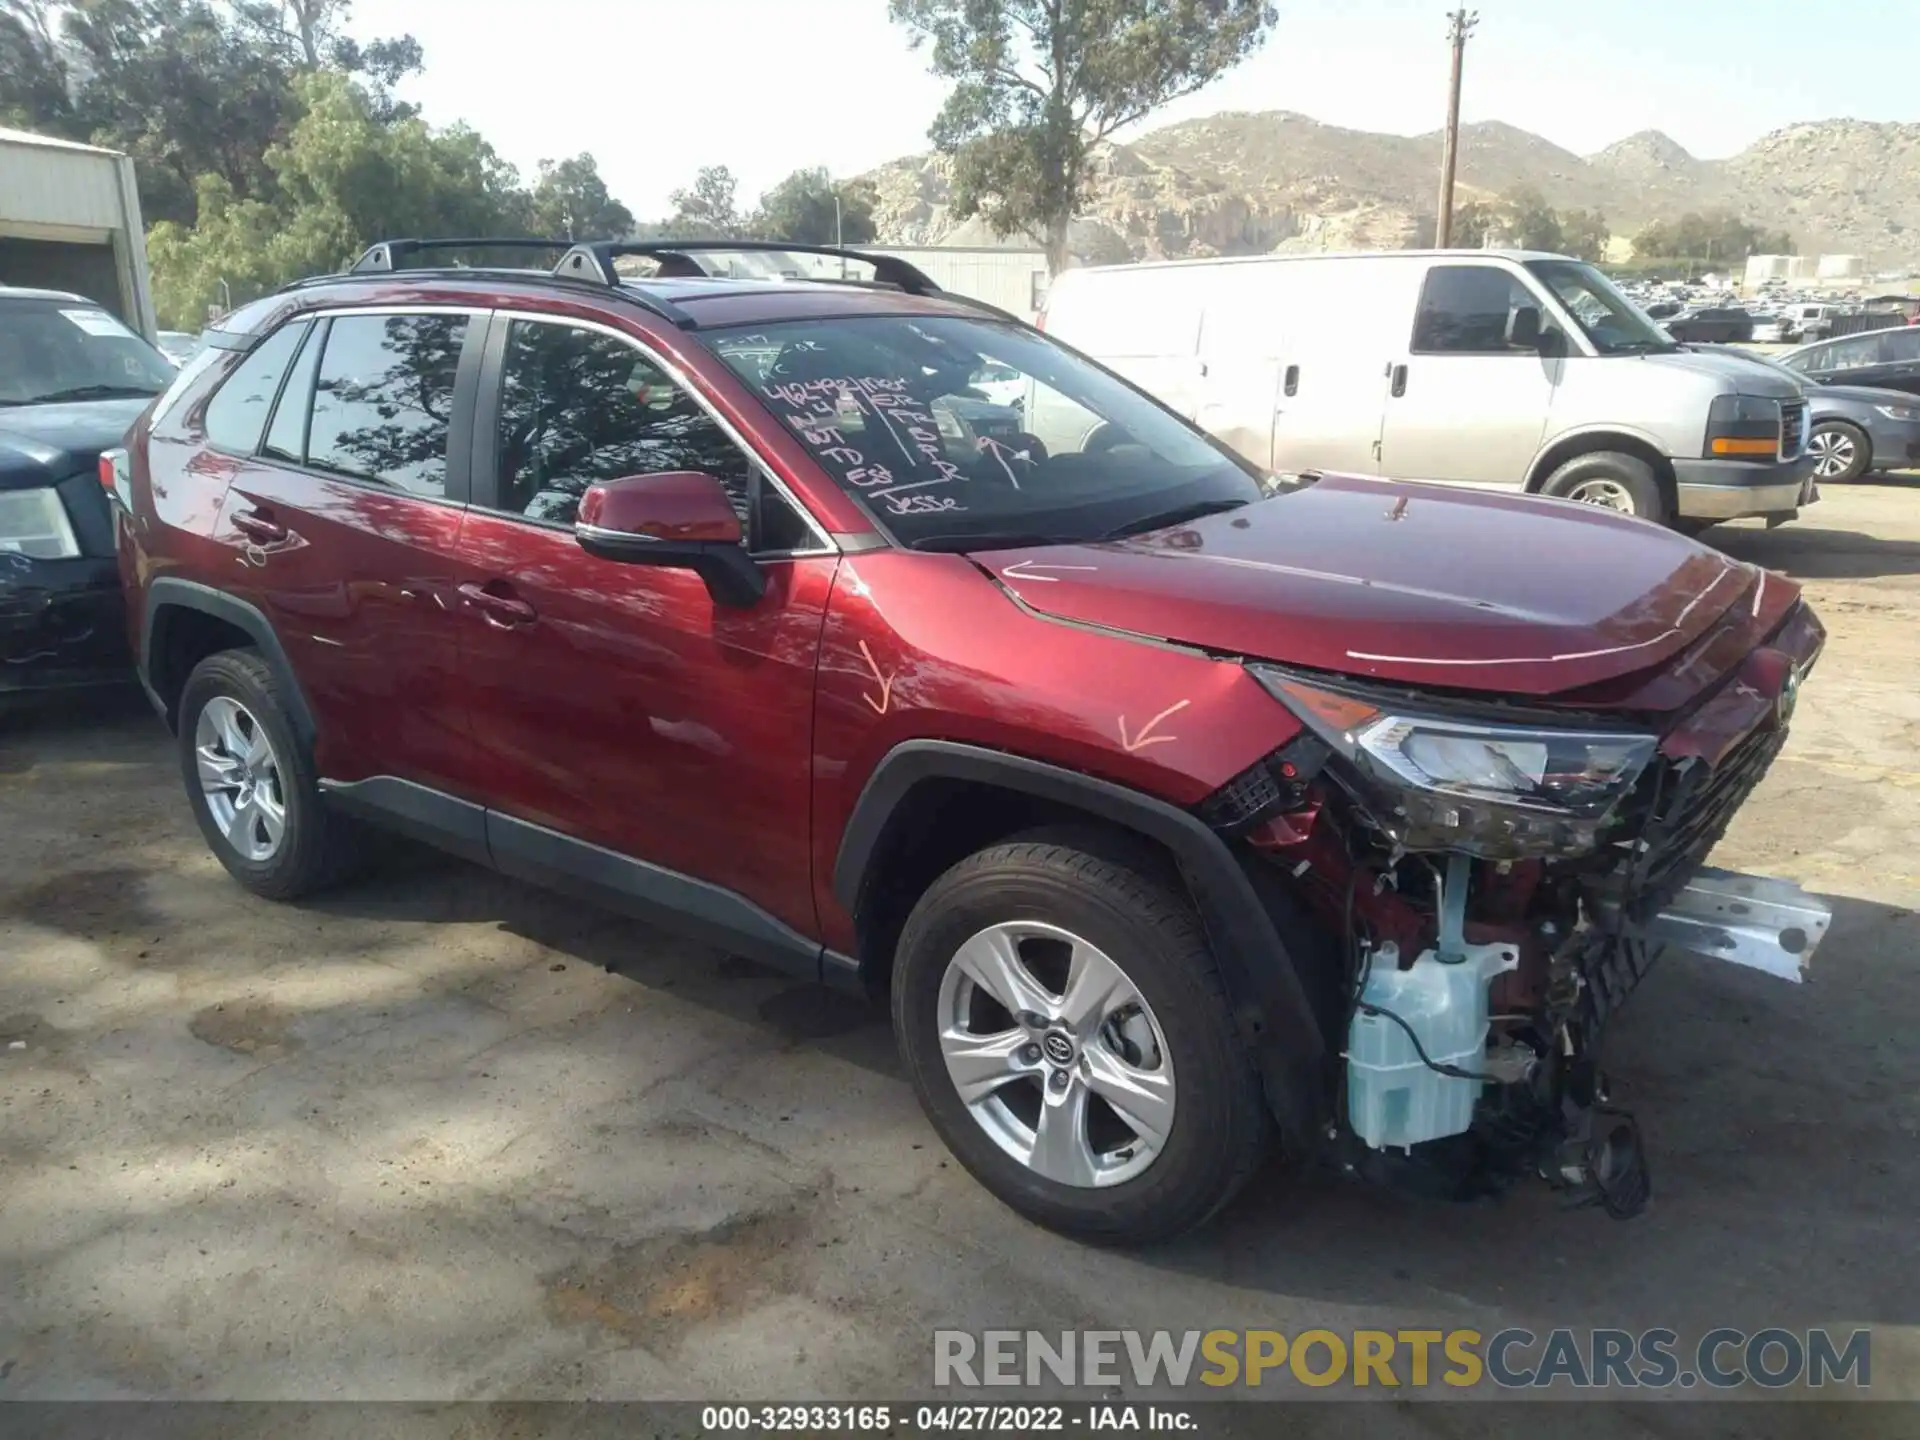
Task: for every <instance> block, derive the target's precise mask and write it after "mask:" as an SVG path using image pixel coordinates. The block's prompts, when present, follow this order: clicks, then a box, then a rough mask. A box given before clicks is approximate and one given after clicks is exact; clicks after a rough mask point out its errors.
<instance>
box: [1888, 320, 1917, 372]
mask: <svg viewBox="0 0 1920 1440" xmlns="http://www.w3.org/2000/svg"><path fill="white" fill-rule="evenodd" d="M1880 359H1881V362H1882V363H1883V364H1886V363H1898V362H1901V361H1906V360H1920V330H1912V329H1906V328H1902V329H1899V330H1882V331H1881V332H1880Z"/></svg>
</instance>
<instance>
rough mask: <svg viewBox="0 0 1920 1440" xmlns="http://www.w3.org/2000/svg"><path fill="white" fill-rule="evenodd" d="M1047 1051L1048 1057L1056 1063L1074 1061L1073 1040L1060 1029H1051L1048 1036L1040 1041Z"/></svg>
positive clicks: (1066, 1063) (1061, 1063)
mask: <svg viewBox="0 0 1920 1440" xmlns="http://www.w3.org/2000/svg"><path fill="white" fill-rule="evenodd" d="M1040 1044H1041V1045H1042V1047H1044V1048H1045V1050H1046V1052H1047V1059H1049V1060H1051V1061H1052V1062H1053V1063H1054V1064H1056V1065H1071V1064H1072V1063H1073V1041H1072V1040H1070V1039H1068V1038H1067V1037H1066V1036H1065V1035H1063V1034H1061V1033H1060V1032H1059V1031H1058V1030H1049V1031H1048V1032H1047V1038H1046V1039H1044V1040H1042V1041H1041V1042H1040Z"/></svg>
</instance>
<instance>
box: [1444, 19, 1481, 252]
mask: <svg viewBox="0 0 1920 1440" xmlns="http://www.w3.org/2000/svg"><path fill="white" fill-rule="evenodd" d="M1479 23H1480V13H1479V12H1478V11H1477V10H1468V9H1466V8H1464V7H1462V8H1461V9H1459V10H1456V11H1454V12H1453V13H1452V14H1451V15H1449V16H1448V17H1447V43H1448V44H1449V45H1451V46H1452V47H1453V75H1452V78H1451V79H1450V80H1449V81H1448V84H1447V135H1446V139H1445V140H1444V141H1443V142H1442V147H1441V150H1440V219H1439V223H1438V224H1437V225H1435V226H1434V235H1433V243H1434V244H1435V245H1437V246H1439V247H1440V249H1442V250H1445V249H1447V248H1448V247H1449V246H1451V245H1452V244H1453V172H1454V169H1455V167H1456V165H1457V163H1458V161H1459V151H1460V66H1461V61H1462V60H1464V59H1465V58H1466V53H1467V36H1469V35H1471V34H1472V33H1473V27H1474V26H1476V25H1478V24H1479Z"/></svg>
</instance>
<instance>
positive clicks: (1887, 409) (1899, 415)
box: [1873, 405, 1920, 420]
mask: <svg viewBox="0 0 1920 1440" xmlns="http://www.w3.org/2000/svg"><path fill="white" fill-rule="evenodd" d="M1873 408H1874V409H1876V410H1878V411H1879V412H1880V413H1881V414H1882V415H1884V416H1886V417H1887V418H1888V419H1889V420H1920V405H1876V406H1874V407H1873Z"/></svg>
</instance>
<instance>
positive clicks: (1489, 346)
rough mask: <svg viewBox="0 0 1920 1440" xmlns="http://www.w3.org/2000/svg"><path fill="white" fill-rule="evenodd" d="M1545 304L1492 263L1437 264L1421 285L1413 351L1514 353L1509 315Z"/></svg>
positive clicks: (1428, 352)
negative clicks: (1510, 337)
mask: <svg viewBox="0 0 1920 1440" xmlns="http://www.w3.org/2000/svg"><path fill="white" fill-rule="evenodd" d="M1539 304H1540V301H1539V300H1538V299H1537V298H1536V297H1535V296H1534V294H1533V292H1532V291H1530V290H1528V289H1527V287H1526V286H1524V285H1522V284H1521V283H1520V282H1519V281H1518V280H1517V279H1515V278H1514V277H1513V276H1512V275H1509V274H1508V273H1507V272H1506V271H1504V270H1496V269H1495V268H1494V267H1493V266H1491V265H1437V266H1435V267H1434V268H1433V269H1431V270H1429V271H1428V272H1427V279H1426V283H1425V284H1424V285H1422V286H1421V287H1420V310H1419V313H1418V314H1417V315H1415V316H1414V321H1413V349H1414V350H1415V351H1416V352H1418V353H1421V354H1429V355H1431V354H1440V355H1511V354H1515V353H1517V352H1516V351H1515V349H1514V347H1512V346H1510V345H1509V344H1507V316H1508V315H1510V314H1512V313H1513V311H1514V310H1516V309H1518V308H1519V307H1520V306H1522V305H1532V306H1534V307H1536V308H1538V306H1539Z"/></svg>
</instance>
